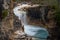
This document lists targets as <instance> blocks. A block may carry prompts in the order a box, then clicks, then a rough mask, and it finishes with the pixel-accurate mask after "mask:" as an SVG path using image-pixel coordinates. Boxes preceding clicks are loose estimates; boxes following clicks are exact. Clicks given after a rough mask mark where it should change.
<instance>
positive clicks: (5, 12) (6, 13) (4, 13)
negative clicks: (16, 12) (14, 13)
mask: <svg viewBox="0 0 60 40" xmlns="http://www.w3.org/2000/svg"><path fill="white" fill-rule="evenodd" d="M7 15H8V10H3V11H2V18H5V17H6V16H7Z"/></svg>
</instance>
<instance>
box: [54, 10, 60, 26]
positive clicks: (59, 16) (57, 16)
mask: <svg viewBox="0 0 60 40" xmlns="http://www.w3.org/2000/svg"><path fill="white" fill-rule="evenodd" d="M55 20H56V21H57V25H58V26H60V9H58V10H57V11H56V12H55Z"/></svg>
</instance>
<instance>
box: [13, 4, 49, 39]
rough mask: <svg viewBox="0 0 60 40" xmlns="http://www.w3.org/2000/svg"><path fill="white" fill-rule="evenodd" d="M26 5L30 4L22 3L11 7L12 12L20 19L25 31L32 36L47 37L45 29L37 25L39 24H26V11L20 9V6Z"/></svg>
mask: <svg viewBox="0 0 60 40" xmlns="http://www.w3.org/2000/svg"><path fill="white" fill-rule="evenodd" d="M28 6H31V5H28V4H22V5H20V6H17V7H15V8H14V9H13V12H14V14H15V15H16V16H17V17H18V18H19V20H21V22H22V25H24V31H25V33H26V34H27V35H29V36H33V37H39V38H47V37H48V35H49V34H48V31H47V29H45V28H42V27H39V26H34V25H28V23H27V19H26V13H27V12H26V11H23V10H22V8H24V7H28ZM34 6H35V5H34Z"/></svg>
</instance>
